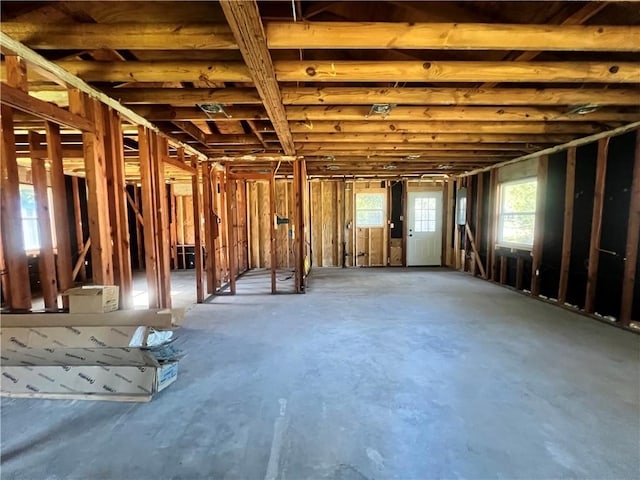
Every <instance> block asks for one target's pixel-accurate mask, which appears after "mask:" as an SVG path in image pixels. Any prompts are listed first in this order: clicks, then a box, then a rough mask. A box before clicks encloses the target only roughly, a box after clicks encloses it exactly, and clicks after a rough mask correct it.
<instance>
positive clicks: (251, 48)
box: [220, 0, 295, 155]
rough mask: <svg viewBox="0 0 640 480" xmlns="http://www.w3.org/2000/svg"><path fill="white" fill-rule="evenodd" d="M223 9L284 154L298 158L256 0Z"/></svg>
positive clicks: (227, 0)
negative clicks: (295, 155)
mask: <svg viewBox="0 0 640 480" xmlns="http://www.w3.org/2000/svg"><path fill="white" fill-rule="evenodd" d="M220 6H221V7H222V11H223V12H224V15H225V17H226V18H227V22H228V23H229V26H230V27H231V31H232V32H233V34H234V37H235V39H236V42H237V43H238V47H239V48H240V52H241V53H242V57H243V58H244V61H245V64H246V65H247V67H248V69H249V71H250V72H251V77H252V79H253V82H254V84H255V86H256V89H257V90H258V93H259V94H260V98H261V99H262V103H263V105H264V106H265V109H266V110H267V113H268V115H269V118H270V119H271V123H272V124H273V127H274V128H275V131H276V134H277V135H278V139H279V140H280V143H281V145H282V148H283V150H284V152H285V153H286V154H288V155H294V154H295V148H294V146H293V138H292V137H291V131H290V130H289V122H287V117H286V114H285V110H284V105H283V104H282V97H281V95H280V87H279V86H278V82H277V80H276V73H275V69H274V66H273V63H272V61H271V55H270V53H269V49H268V48H267V40H266V37H265V32H264V27H263V25H262V19H261V18H260V12H259V10H258V4H257V3H256V1H255V0H251V1H249V0H247V1H242V2H238V1H235V0H221V2H220Z"/></svg>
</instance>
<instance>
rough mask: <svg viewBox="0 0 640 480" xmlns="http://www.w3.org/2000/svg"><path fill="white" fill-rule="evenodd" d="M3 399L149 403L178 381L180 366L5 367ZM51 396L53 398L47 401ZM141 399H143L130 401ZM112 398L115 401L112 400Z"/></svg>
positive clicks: (2, 368)
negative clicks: (87, 398) (66, 397)
mask: <svg viewBox="0 0 640 480" xmlns="http://www.w3.org/2000/svg"><path fill="white" fill-rule="evenodd" d="M0 371H1V374H0V379H1V380H2V395H4V396H14V397H20V396H30V397H39V398H64V395H60V394H67V395H69V396H70V397H72V398H78V397H77V396H78V395H83V396H91V395H95V396H98V395H99V396H100V399H102V400H109V399H114V400H119V398H118V397H121V396H125V399H126V400H132V401H135V400H137V401H140V400H142V401H148V400H149V399H150V397H151V396H152V395H153V394H154V393H157V392H160V391H162V390H164V389H165V388H166V387H168V386H169V385H171V384H172V383H173V382H175V381H176V379H177V378H178V362H171V363H167V364H163V365H159V366H154V365H145V366H137V367H136V366H117V367H102V366H22V367H19V366H3V367H1V368H0ZM47 395H51V397H47ZM131 396H141V398H138V399H135V398H130V397H131ZM110 397H111V398H110Z"/></svg>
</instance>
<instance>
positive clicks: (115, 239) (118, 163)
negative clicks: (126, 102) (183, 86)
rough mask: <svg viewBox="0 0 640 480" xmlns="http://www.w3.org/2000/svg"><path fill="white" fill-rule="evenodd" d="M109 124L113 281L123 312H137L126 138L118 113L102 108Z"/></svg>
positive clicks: (107, 143) (107, 161) (108, 176)
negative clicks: (118, 291)
mask: <svg viewBox="0 0 640 480" xmlns="http://www.w3.org/2000/svg"><path fill="white" fill-rule="evenodd" d="M102 114H103V116H104V124H105V135H104V140H105V160H106V161H105V165H106V168H105V173H106V178H107V197H108V202H109V222H110V224H111V241H112V245H113V277H114V282H115V283H116V284H117V285H118V286H119V287H120V308H121V309H129V308H133V278H132V273H131V252H130V239H129V218H128V210H127V201H126V191H125V188H126V186H125V173H124V137H123V133H122V123H121V121H120V116H119V115H118V113H117V112H115V111H113V110H111V109H110V108H107V107H106V106H104V107H103V108H102Z"/></svg>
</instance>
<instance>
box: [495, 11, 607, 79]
mask: <svg viewBox="0 0 640 480" xmlns="http://www.w3.org/2000/svg"><path fill="white" fill-rule="evenodd" d="M608 4H609V2H588V3H586V4H585V5H583V6H582V7H580V8H579V9H578V10H577V11H576V12H574V13H573V14H571V15H569V16H568V17H566V18H564V19H559V18H557V15H556V16H554V17H552V18H550V19H549V22H548V23H552V24H555V23H560V24H561V25H581V24H583V23H584V22H586V21H587V20H589V19H590V18H591V17H593V16H594V15H595V14H597V13H598V12H600V11H601V10H602V9H603V8H605V7H606V6H607V5H608ZM541 53H542V51H536V50H535V49H533V50H529V51H525V52H519V53H514V52H510V53H509V54H507V55H506V56H505V57H504V59H505V60H513V61H515V62H530V61H531V60H533V59H534V58H536V57H537V56H538V55H540V54H541ZM496 85H497V84H496V83H485V84H484V85H483V87H484V88H492V87H495V86H496Z"/></svg>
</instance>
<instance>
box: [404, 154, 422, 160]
mask: <svg viewBox="0 0 640 480" xmlns="http://www.w3.org/2000/svg"><path fill="white" fill-rule="evenodd" d="M418 158H420V155H407V156H406V157H404V159H405V160H416V159H418Z"/></svg>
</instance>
